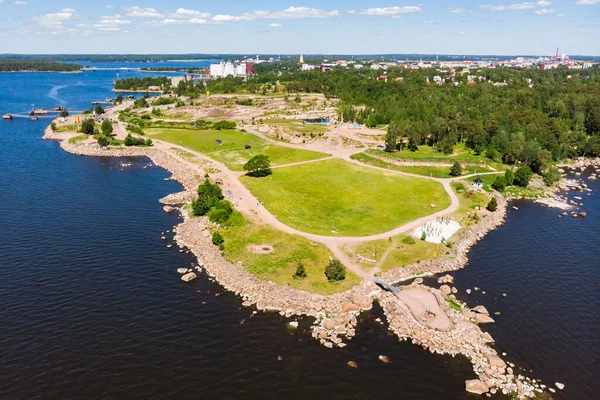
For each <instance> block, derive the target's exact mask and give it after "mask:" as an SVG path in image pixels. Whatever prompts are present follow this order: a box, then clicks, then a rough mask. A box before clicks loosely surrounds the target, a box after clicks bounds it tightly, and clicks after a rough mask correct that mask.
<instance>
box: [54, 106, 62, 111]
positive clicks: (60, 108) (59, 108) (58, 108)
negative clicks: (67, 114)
mask: <svg viewBox="0 0 600 400" xmlns="http://www.w3.org/2000/svg"><path fill="white" fill-rule="evenodd" d="M62 110H63V108H62V107H61V106H58V107H54V111H62Z"/></svg>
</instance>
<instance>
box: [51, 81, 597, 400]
mask: <svg viewBox="0 0 600 400" xmlns="http://www.w3.org/2000/svg"><path fill="white" fill-rule="evenodd" d="M487 73H489V76H488V77H487V78H486V80H490V81H492V83H490V82H488V81H486V82H485V83H482V84H480V85H470V86H467V85H465V86H464V87H460V86H454V85H448V86H447V87H444V86H440V85H433V86H428V85H427V83H426V81H425V79H423V78H424V76H426V73H423V72H421V73H420V75H419V74H418V73H417V72H414V71H409V72H405V71H394V72H393V73H390V74H389V75H388V76H386V77H385V78H382V76H376V75H375V74H374V73H372V72H354V71H333V72H332V73H331V74H322V73H320V72H319V73H317V72H306V73H301V72H296V71H293V72H290V73H289V74H284V75H281V74H273V76H270V75H269V74H268V73H267V74H265V75H263V77H262V78H261V80H260V81H259V80H258V79H256V80H253V79H251V80H248V82H244V81H243V80H241V79H235V78H222V79H217V80H214V81H210V82H208V84H207V85H206V86H204V85H202V84H198V83H195V82H193V81H189V82H188V81H185V80H182V81H180V82H179V83H178V84H177V85H176V86H174V87H168V86H164V87H163V88H164V89H165V94H163V95H162V96H160V97H154V98H153V97H150V96H148V97H146V98H143V101H140V100H136V101H135V102H132V101H124V102H122V103H120V104H115V105H114V107H112V108H111V109H110V110H108V111H106V113H105V114H101V115H97V116H95V120H93V119H89V120H88V121H89V122H85V125H86V127H85V128H83V125H84V124H81V127H80V130H82V132H77V127H76V126H75V121H74V117H69V118H67V119H66V120H65V119H57V120H56V121H54V122H53V125H51V126H50V127H48V129H47V130H46V134H45V138H47V139H58V140H61V147H62V148H63V149H64V150H66V151H69V152H71V153H74V154H79V155H86V156H115V157H121V156H147V157H149V158H151V159H152V160H153V161H154V163H156V164H157V165H160V166H162V167H164V168H166V169H167V170H169V171H170V172H171V173H172V174H173V178H174V179H177V180H178V181H179V182H180V183H181V184H182V185H183V186H184V187H185V189H186V190H185V191H184V192H181V193H175V194H172V195H170V196H167V197H165V198H164V199H162V200H161V203H163V204H164V210H165V212H173V211H175V210H179V211H180V212H181V213H182V215H183V216H184V221H183V222H182V223H181V224H180V225H179V226H177V228H176V229H175V231H176V233H177V235H176V240H177V243H178V244H179V246H181V247H182V248H183V247H187V248H188V249H189V250H191V251H192V252H194V254H195V255H196V256H197V257H198V260H199V266H198V267H196V268H195V269H183V270H181V271H178V272H179V273H180V274H181V275H182V279H183V280H185V281H192V280H193V279H195V278H197V276H198V275H199V273H200V272H202V271H204V272H206V274H208V275H209V276H210V277H213V278H214V279H216V280H217V281H218V282H219V283H220V284H221V285H223V286H224V287H225V288H227V289H228V290H230V291H232V292H234V293H236V294H237V295H239V296H241V297H242V298H243V299H244V305H245V306H254V307H256V309H257V310H264V311H273V312H279V313H281V314H282V315H285V316H287V317H290V318H293V317H294V316H301V315H308V316H312V317H314V318H315V324H314V326H313V337H314V338H315V339H316V340H318V341H319V342H320V343H321V344H322V345H324V346H326V347H329V348H333V347H344V346H345V345H346V344H345V343H344V341H345V340H351V339H352V337H354V335H355V334H356V332H355V327H356V324H357V316H358V314H360V312H361V311H362V310H368V309H370V308H371V307H372V304H373V302H374V301H377V302H378V303H379V305H380V306H381V307H382V308H383V310H384V312H385V315H386V317H387V320H388V324H389V328H390V330H392V331H393V332H394V333H395V334H396V335H397V336H398V338H399V339H400V340H409V339H410V340H412V341H413V343H416V344H419V345H422V346H423V347H425V348H427V349H428V350H429V351H431V352H436V353H440V354H451V355H458V354H462V355H464V356H466V357H468V358H469V360H470V361H471V362H472V364H473V370H474V372H475V375H476V376H475V379H470V380H467V381H466V383H465V385H466V389H467V390H468V391H470V392H473V393H480V394H483V393H488V392H489V393H492V394H493V393H496V392H497V391H502V392H503V393H506V394H508V393H513V394H516V395H518V396H520V397H532V396H534V395H535V394H536V393H538V392H540V391H541V389H542V388H541V385H540V384H539V382H536V381H535V380H533V379H531V378H525V377H523V376H522V375H520V374H519V373H517V372H516V366H515V365H512V364H507V363H506V362H505V361H504V360H503V359H502V358H501V357H500V356H499V355H498V350H496V349H495V348H494V347H493V338H492V337H491V335H490V334H489V333H487V332H485V331H484V330H483V329H482V328H481V325H482V324H486V323H493V318H492V317H491V316H490V315H489V312H488V310H486V309H485V308H483V307H474V308H470V307H469V306H468V304H465V303H463V302H461V301H459V300H458V299H457V298H456V296H455V294H456V289H455V288H453V287H452V281H453V279H452V277H451V276H450V275H443V274H445V273H446V272H449V271H453V270H456V269H459V268H462V267H463V266H464V265H465V264H466V262H467V253H468V251H469V249H470V247H471V246H473V245H474V244H475V243H476V242H477V241H478V240H480V239H481V238H482V237H484V235H485V234H486V233H487V232H489V231H490V230H492V229H494V228H496V227H497V226H499V225H501V224H502V223H503V220H504V217H505V214H506V210H507V200H506V196H513V197H515V196H523V195H528V196H531V197H547V196H552V195H553V192H554V191H555V190H556V189H554V188H555V186H553V185H554V184H555V183H556V181H558V180H559V179H560V178H561V176H560V174H561V172H560V170H559V167H558V166H557V165H556V164H557V162H558V160H559V159H560V158H565V157H568V156H580V155H596V156H597V155H598V154H599V153H598V151H599V149H598V148H597V147H596V144H597V143H598V142H597V140H598V136H597V132H598V126H596V125H595V124H596V123H597V121H596V120H595V119H594V117H593V116H594V115H595V114H594V112H595V111H593V110H591V111H586V112H584V113H583V114H582V115H581V116H580V117H578V118H582V121H584V124H583V125H582V126H576V125H573V127H574V128H577V129H589V132H591V133H593V134H590V135H587V136H586V137H585V138H584V137H582V136H581V135H580V134H579V133H578V131H574V130H569V131H568V132H567V133H564V132H563V133H564V134H567V135H571V136H572V138H574V139H575V138H579V139H578V140H579V142H577V143H580V144H582V146H568V145H565V144H564V142H562V141H554V140H552V139H551V138H552V134H553V133H552V131H547V130H546V128H547V126H546V124H547V123H548V124H554V123H556V122H552V121H555V119H556V118H559V117H556V116H554V114H553V113H554V112H555V111H556V110H554V109H552V110H550V109H549V110H548V111H547V112H546V114H543V115H542V114H541V113H539V112H538V113H536V115H537V116H538V119H539V121H538V122H539V125H537V126H534V125H531V124H529V125H526V123H527V121H528V120H529V115H524V114H521V113H522V111H519V112H516V111H508V110H511V109H512V105H511V104H510V103H511V101H514V102H521V103H527V100H528V99H530V98H531V97H532V98H538V96H541V95H542V93H543V92H545V89H543V85H542V84H541V83H539V86H541V87H542V89H540V90H539V92H538V91H537V90H538V89H534V88H537V86H532V87H530V88H529V90H530V91H529V92H526V91H525V90H528V89H526V88H527V84H526V82H527V80H526V79H532V78H528V77H527V75H525V77H524V78H523V79H525V80H524V81H521V80H520V78H519V79H517V78H518V75H517V73H516V72H513V71H509V70H499V71H487ZM394 74H397V75H403V76H396V77H402V78H404V79H402V80H394V79H393V78H395V76H394ZM557 75H558V74H557ZM482 76H483V75H482ZM502 77H505V80H508V81H510V80H511V79H514V80H515V81H514V82H516V83H514V85H516V86H517V87H516V88H514V89H509V88H510V86H503V85H500V86H494V85H493V82H499V81H502ZM550 77H551V76H550V75H549V74H546V75H543V76H542V75H540V76H539V77H538V80H537V81H536V85H537V84H538V82H542V80H543V79H549V78H550ZM379 78H381V79H379ZM554 79H555V80H556V84H557V85H558V84H560V83H562V82H563V80H564V81H566V80H567V79H569V80H570V82H571V84H572V85H573V87H572V88H571V89H570V92H567V94H565V96H571V97H573V98H575V97H576V95H579V96H581V99H580V100H577V101H580V102H582V103H583V104H588V103H589V104H592V105H593V104H594V101H597V100H595V99H597V98H595V97H594V96H595V95H594V93H597V91H598V75H597V71H594V72H593V73H592V78H591V80H588V81H587V82H590V83H592V81H593V85H592V84H590V85H589V86H588V85H587V82H584V78H583V77H581V78H580V79H581V80H580V81H578V82H575V80H572V79H571V78H567V77H566V76H564V77H561V76H560V75H558V76H554ZM524 82H525V83H524ZM334 83H336V84H334ZM584 84H585V86H584ZM586 88H587V89H586ZM166 92H170V93H166ZM362 92H367V93H371V95H370V96H369V97H364V96H362V95H361V93H362ZM421 92H426V93H425V94H420V93H421ZM397 93H402V99H403V100H402V101H400V100H399V99H398V98H397ZM450 94H452V95H453V96H452V97H450ZM512 95H514V98H512V97H510V96H512ZM428 96H429V97H428ZM520 96H521V97H520ZM426 98H427V99H428V100H429V105H426V104H427V103H426V102H424V99H426ZM481 98H487V99H488V101H486V102H485V104H484V105H483V106H478V105H480V104H483V103H482V102H480V101H477V100H478V99H481ZM507 98H508V100H507ZM451 99H458V100H451ZM565 100H566V101H567V100H568V97H565ZM574 101H575V100H574ZM505 103H509V104H508V105H504V104H505ZM431 104H434V105H431ZM435 104H438V105H439V107H440V108H441V110H442V111H441V113H440V115H443V117H440V116H439V115H434V114H435V113H433V112H429V111H428V110H431V109H433V108H435ZM527 104H529V103H527ZM530 106H531V107H532V109H535V108H536V107H537V106H536V105H535V102H533V101H532V102H531V103H530ZM504 107H505V109H506V110H507V113H506V114H504V113H503V112H502V110H503V108H504ZM555 107H559V108H560V105H555ZM592 108H593V107H592ZM553 110H554V111H553ZM523 113H524V112H523ZM567 113H568V111H564V114H561V115H563V117H564V118H566V117H567ZM506 115H508V116H509V118H507V117H506ZM575 115H576V114H575ZM457 116H458V117H457ZM484 116H486V118H484ZM563 117H560V118H563ZM549 121H550V122H549ZM523 126H526V128H527V129H526V130H525V129H524V128H523ZM83 129H85V131H83ZM536 129H537V130H536ZM584 136H585V135H584ZM581 149H585V153H584V154H579V153H578V151H580V150H581ZM554 154H556V160H555V159H554ZM592 163H594V165H596V166H598V165H600V164H598V161H597V160H595V161H593V162H592ZM534 172H535V173H537V174H536V175H534ZM557 174H558V177H557V176H556V175H557ZM503 194H505V195H506V196H505V195H503ZM437 274H441V275H440V276H438V277H437V278H438V282H439V283H440V284H441V286H440V287H439V288H434V287H430V286H426V285H423V278H424V277H427V276H434V275H437ZM294 322H295V321H294V320H292V321H291V322H290V324H294ZM381 359H382V362H386V361H385V357H384V356H382V358H381Z"/></svg>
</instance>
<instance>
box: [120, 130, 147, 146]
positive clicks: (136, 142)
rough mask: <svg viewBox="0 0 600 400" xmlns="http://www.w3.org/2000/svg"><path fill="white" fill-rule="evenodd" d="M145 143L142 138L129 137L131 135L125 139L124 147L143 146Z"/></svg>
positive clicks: (129, 135)
mask: <svg viewBox="0 0 600 400" xmlns="http://www.w3.org/2000/svg"><path fill="white" fill-rule="evenodd" d="M145 145H146V141H145V140H144V139H142V138H136V137H133V136H131V133H129V134H128V135H127V137H126V138H125V146H145Z"/></svg>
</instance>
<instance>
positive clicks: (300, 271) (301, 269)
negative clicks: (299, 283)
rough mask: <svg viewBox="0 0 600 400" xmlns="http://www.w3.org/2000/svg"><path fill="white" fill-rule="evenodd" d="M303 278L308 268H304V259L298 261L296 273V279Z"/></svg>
mask: <svg viewBox="0 0 600 400" xmlns="http://www.w3.org/2000/svg"><path fill="white" fill-rule="evenodd" d="M302 278H306V269H305V268H304V264H302V261H298V266H297V267H296V272H295V273H294V279H302Z"/></svg>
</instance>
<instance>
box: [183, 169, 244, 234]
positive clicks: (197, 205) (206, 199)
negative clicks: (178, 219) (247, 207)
mask: <svg viewBox="0 0 600 400" xmlns="http://www.w3.org/2000/svg"><path fill="white" fill-rule="evenodd" d="M192 211H193V212H194V215H195V216H207V217H208V219H209V220H210V221H211V222H214V223H217V224H221V225H225V226H233V225H237V224H239V223H240V221H239V219H240V218H241V214H239V213H237V212H236V211H235V210H234V209H233V206H232V205H231V203H230V202H229V201H228V200H226V199H225V197H224V196H223V191H222V190H221V187H220V186H219V185H217V184H215V183H212V182H211V181H210V180H208V178H206V180H205V181H204V182H203V183H201V184H200V185H199V186H198V198H197V199H196V200H195V201H194V202H193V203H192Z"/></svg>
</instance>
